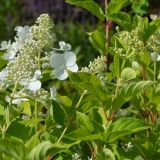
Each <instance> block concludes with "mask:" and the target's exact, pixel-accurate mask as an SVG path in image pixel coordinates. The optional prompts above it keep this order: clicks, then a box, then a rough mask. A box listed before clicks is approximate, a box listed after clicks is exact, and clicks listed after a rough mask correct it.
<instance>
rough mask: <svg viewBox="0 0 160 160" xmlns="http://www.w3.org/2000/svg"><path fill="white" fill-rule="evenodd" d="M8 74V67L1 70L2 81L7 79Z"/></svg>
mask: <svg viewBox="0 0 160 160" xmlns="http://www.w3.org/2000/svg"><path fill="white" fill-rule="evenodd" d="M7 75H8V70H7V69H3V70H2V71H1V72H0V81H3V80H5V78H6V76H7Z"/></svg>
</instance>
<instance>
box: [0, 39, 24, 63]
mask: <svg viewBox="0 0 160 160" xmlns="http://www.w3.org/2000/svg"><path fill="white" fill-rule="evenodd" d="M21 46H22V41H21V40H19V39H17V41H16V42H13V43H12V44H11V46H10V47H9V48H8V50H7V53H6V54H4V55H3V57H2V58H3V59H5V60H7V61H11V60H13V59H14V58H15V56H16V54H17V52H18V51H19V50H20V48H21Z"/></svg>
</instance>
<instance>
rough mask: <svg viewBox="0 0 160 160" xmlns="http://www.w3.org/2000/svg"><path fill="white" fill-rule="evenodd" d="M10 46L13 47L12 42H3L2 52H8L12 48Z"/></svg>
mask: <svg viewBox="0 0 160 160" xmlns="http://www.w3.org/2000/svg"><path fill="white" fill-rule="evenodd" d="M10 45H11V41H10V40H9V41H8V42H7V41H2V42H1V48H0V50H6V49H8V48H9V47H10Z"/></svg>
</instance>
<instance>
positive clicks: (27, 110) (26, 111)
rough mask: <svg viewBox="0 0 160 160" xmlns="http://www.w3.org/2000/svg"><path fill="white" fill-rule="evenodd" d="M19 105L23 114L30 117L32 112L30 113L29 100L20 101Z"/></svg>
mask: <svg viewBox="0 0 160 160" xmlns="http://www.w3.org/2000/svg"><path fill="white" fill-rule="evenodd" d="M20 106H21V107H22V108H23V111H22V113H24V114H25V115H27V116H29V117H31V115H32V113H31V106H30V103H29V102H22V103H21V104H20Z"/></svg>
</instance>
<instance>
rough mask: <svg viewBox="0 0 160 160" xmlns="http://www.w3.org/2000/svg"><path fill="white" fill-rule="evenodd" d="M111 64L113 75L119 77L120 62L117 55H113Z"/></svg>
mask: <svg viewBox="0 0 160 160" xmlns="http://www.w3.org/2000/svg"><path fill="white" fill-rule="evenodd" d="M113 65H114V73H115V76H116V77H120V64H119V56H118V55H114V61H113Z"/></svg>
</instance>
